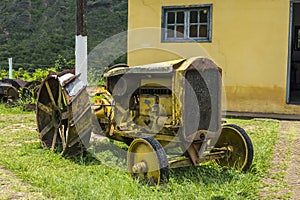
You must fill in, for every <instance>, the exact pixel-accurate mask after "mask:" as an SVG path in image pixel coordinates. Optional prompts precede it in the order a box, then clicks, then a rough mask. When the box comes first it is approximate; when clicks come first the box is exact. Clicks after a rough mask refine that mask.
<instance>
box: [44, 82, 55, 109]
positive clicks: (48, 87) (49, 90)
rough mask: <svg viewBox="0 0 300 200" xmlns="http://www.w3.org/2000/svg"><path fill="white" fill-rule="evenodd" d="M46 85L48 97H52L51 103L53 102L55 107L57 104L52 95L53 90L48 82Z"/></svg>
mask: <svg viewBox="0 0 300 200" xmlns="http://www.w3.org/2000/svg"><path fill="white" fill-rule="evenodd" d="M45 85H46V88H47V91H48V95H49V97H50V99H51V101H52V104H53V105H54V106H56V103H55V100H54V97H53V94H52V91H51V88H50V86H49V83H48V81H46V82H45Z"/></svg>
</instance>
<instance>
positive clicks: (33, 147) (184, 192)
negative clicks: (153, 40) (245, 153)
mask: <svg viewBox="0 0 300 200" xmlns="http://www.w3.org/2000/svg"><path fill="white" fill-rule="evenodd" d="M0 111H1V112H0V113H6V114H4V115H3V114H0V130H3V131H2V132H0V148H1V149H2V150H1V151H0V163H1V164H2V165H4V167H5V168H7V169H10V170H12V171H14V172H15V173H16V174H17V175H18V176H19V177H21V178H22V179H23V180H24V181H26V182H29V183H31V184H32V185H33V186H34V187H38V188H39V189H41V191H42V192H43V194H44V195H45V196H46V197H47V198H53V199H243V200H244V199H259V189H260V187H262V183H261V181H260V180H261V178H263V177H266V176H267V173H266V172H267V169H268V167H269V166H270V160H271V158H272V155H273V146H274V143H275V141H276V139H277V132H278V124H279V123H278V122H274V121H269V120H237V119H229V120H228V122H229V123H235V124H238V125H240V126H241V127H243V128H245V130H246V131H247V132H248V133H249V136H250V137H251V139H252V142H253V145H254V150H255V156H254V162H253V166H252V167H251V169H250V171H249V172H247V173H240V172H237V171H234V170H232V169H228V168H221V167H218V166H214V165H213V164H211V163H206V164H203V165H201V166H200V167H197V168H195V167H189V168H182V169H173V170H171V172H170V182H169V183H168V184H167V185H163V186H160V187H150V186H147V185H143V184H141V183H139V182H138V181H135V180H132V179H131V178H130V176H129V175H128V174H127V171H126V164H125V163H126V155H125V156H124V158H123V157H120V154H118V152H115V151H113V150H110V148H107V145H112V144H111V143H108V144H107V143H102V144H99V145H100V146H98V151H97V152H95V153H96V154H95V155H92V154H87V155H85V156H81V157H78V158H73V159H66V158H63V157H62V156H61V155H59V154H53V153H51V152H50V151H49V150H45V149H42V148H41V147H40V143H39V142H38V140H37V139H38V138H39V136H38V133H37V132H35V131H33V129H35V128H34V127H35V126H36V125H35V124H36V122H35V118H34V115H33V114H29V115H27V114H22V115H16V114H7V113H8V111H7V109H6V108H4V107H1V106H0ZM6 133H9V134H6ZM96 157H98V158H99V159H96Z"/></svg>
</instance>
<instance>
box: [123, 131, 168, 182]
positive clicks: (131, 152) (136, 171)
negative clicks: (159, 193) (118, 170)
mask: <svg viewBox="0 0 300 200" xmlns="http://www.w3.org/2000/svg"><path fill="white" fill-rule="evenodd" d="M127 166H128V169H129V173H130V174H131V176H132V177H133V178H134V179H139V180H141V181H144V182H146V183H147V184H150V185H160V184H163V183H166V182H168V180H169V168H168V159H167V156H166V152H165V150H164V149H163V147H162V146H161V144H160V143H159V142H158V141H157V140H155V139H153V138H151V137H143V138H137V139H134V140H133V141H132V142H131V144H130V146H129V148H128V154H127Z"/></svg>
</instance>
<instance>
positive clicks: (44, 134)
mask: <svg viewBox="0 0 300 200" xmlns="http://www.w3.org/2000/svg"><path fill="white" fill-rule="evenodd" d="M221 73H222V70H221V69H220V68H219V67H218V66H217V65H216V64H215V63H214V62H213V61H212V60H210V59H208V58H203V57H195V58H190V59H181V60H174V61H169V62H162V63H154V64H149V65H143V66H134V67H128V66H127V65H117V66H114V67H112V68H110V69H108V70H107V71H106V73H105V74H104V77H105V79H106V86H105V87H99V88H98V90H97V92H96V97H97V98H96V100H95V103H94V104H93V105H92V106H91V105H90V101H89V100H88V95H87V92H86V86H85V85H84V84H83V83H82V82H81V81H80V80H79V78H78V76H76V75H74V74H73V73H71V72H70V71H66V72H63V73H60V74H50V75H49V76H48V77H47V78H46V79H45V80H44V81H43V82H42V84H41V86H40V89H39V92H38V97H37V108H36V109H37V124H38V131H39V133H40V139H41V143H42V145H43V146H44V147H46V148H51V149H52V150H58V151H59V152H61V154H62V155H65V156H72V155H76V154H80V153H82V152H83V151H84V150H85V149H86V148H87V147H88V144H89V140H90V136H91V131H92V120H91V116H93V115H96V117H97V120H98V123H99V125H100V127H101V131H99V133H98V134H102V135H105V136H106V137H108V138H111V139H114V140H118V141H122V142H124V143H126V144H127V145H128V153H127V167H128V171H129V173H130V174H131V176H132V177H133V178H138V179H142V180H145V181H146V182H149V183H152V184H161V183H165V182H168V179H169V168H178V167H186V166H199V164H200V163H203V162H208V161H211V162H214V163H216V164H219V165H221V166H228V167H233V168H235V169H237V170H241V171H245V170H248V169H249V168H250V166H251V164H252V159H253V146H252V143H251V140H250V138H249V136H248V135H247V134H246V132H245V131H244V130H243V129H242V128H241V127H239V126H237V125H233V124H223V123H222V119H221V90H222V81H221ZM174 149H176V152H177V154H176V156H174V155H173V154H174V152H175V151H174Z"/></svg>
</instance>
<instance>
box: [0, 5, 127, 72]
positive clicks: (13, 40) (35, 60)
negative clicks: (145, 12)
mask: <svg viewBox="0 0 300 200" xmlns="http://www.w3.org/2000/svg"><path fill="white" fill-rule="evenodd" d="M75 17H76V1H75V0H34V1H31V0H1V4H0V69H3V68H7V65H8V64H7V59H8V58H9V57H13V63H14V68H17V67H22V68H23V69H28V70H30V71H31V70H34V69H35V68H45V67H49V66H53V65H54V63H55V60H57V59H58V58H59V55H61V56H60V57H63V58H65V59H66V60H68V61H70V60H74V47H75V30H76V29H75V28H76V20H75V19H76V18H75ZM125 30H127V1H126V0H88V50H89V51H90V50H91V49H93V48H94V47H95V46H96V45H97V44H99V43H100V42H101V41H103V40H104V39H106V38H108V37H110V36H112V35H115V34H117V33H120V32H122V31H125ZM123 59H124V58H123ZM123 62H124V61H123Z"/></svg>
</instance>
